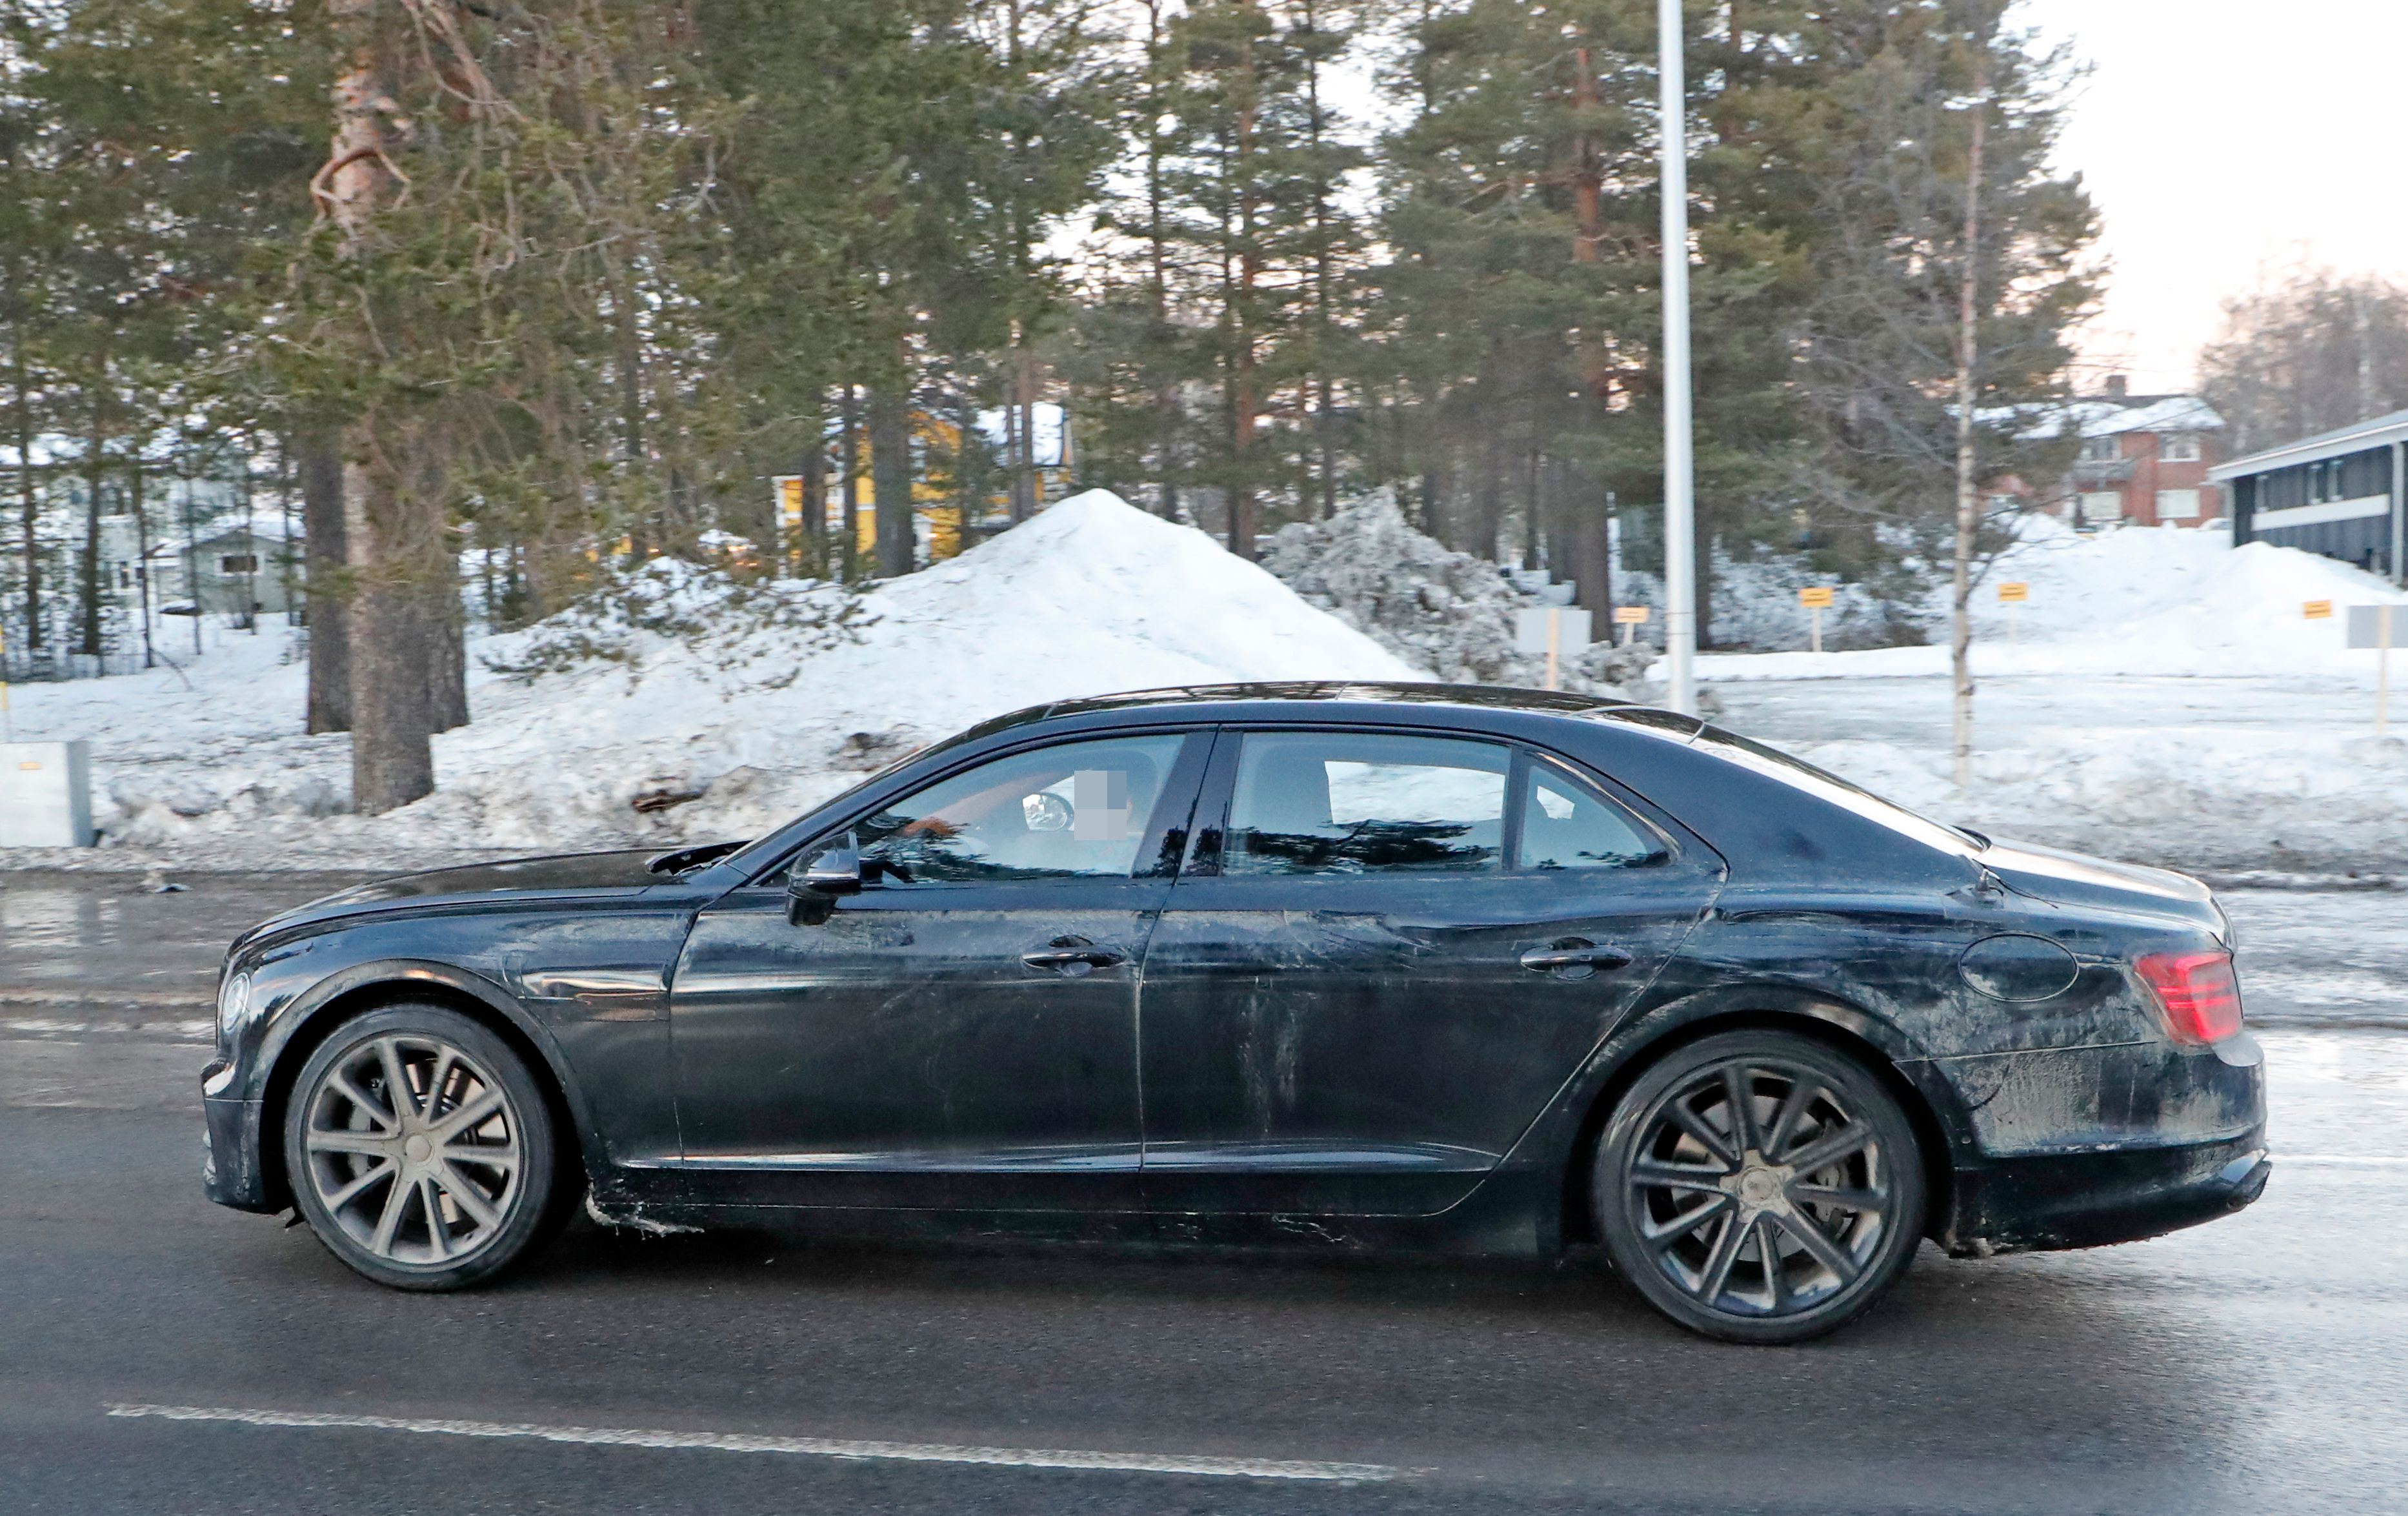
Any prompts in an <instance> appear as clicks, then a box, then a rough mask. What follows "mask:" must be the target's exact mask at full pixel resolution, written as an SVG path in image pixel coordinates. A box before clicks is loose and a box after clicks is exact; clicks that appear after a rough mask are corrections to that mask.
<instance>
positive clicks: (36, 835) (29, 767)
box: [0, 742, 93, 847]
mask: <svg viewBox="0 0 2408 1516" xmlns="http://www.w3.org/2000/svg"><path fill="white" fill-rule="evenodd" d="M92 844H93V834H92V748H91V744H87V743H83V742H72V743H0V847H90V846H91V845H92Z"/></svg>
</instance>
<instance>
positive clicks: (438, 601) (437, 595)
mask: <svg viewBox="0 0 2408 1516" xmlns="http://www.w3.org/2000/svg"><path fill="white" fill-rule="evenodd" d="M419 603H420V614H423V616H424V617H425V619H426V627H425V632H424V635H425V639H426V650H427V654H428V657H427V662H426V719H427V721H428V723H429V724H430V726H429V729H430V730H434V731H457V730H458V729H461V728H462V727H465V726H466V725H467V724H468V628H467V627H466V625H465V624H464V623H465V618H464V616H463V615H462V614H461V606H460V594H459V591H458V589H457V588H456V587H454V586H452V585H451V584H450V582H449V581H448V580H447V581H444V582H441V583H438V584H436V585H429V586H427V592H426V594H425V595H423V597H420V599H419Z"/></svg>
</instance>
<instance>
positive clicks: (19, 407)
mask: <svg viewBox="0 0 2408 1516" xmlns="http://www.w3.org/2000/svg"><path fill="white" fill-rule="evenodd" d="M10 267H11V269H12V273H11V277H10V288H9V291H8V296H9V302H10V304H11V306H12V307H14V308H15V309H14V310H13V311H12V319H11V321H10V323H9V328H8V346H9V358H8V367H9V370H10V377H11V379H12V380H13V381H14V389H15V395H14V397H13V400H14V406H15V410H16V412H17V509H18V519H19V522H20V524H21V525H22V527H24V532H25V651H27V652H28V653H36V652H39V651H41V648H42V542H41V526H42V501H41V491H40V489H39V488H37V487H36V484H35V483H34V393H33V391H34V387H33V379H32V375H31V374H30V373H29V371H28V368H29V366H28V365H27V363H26V362H25V312H24V308H23V307H22V305H20V304H18V301H19V300H20V299H22V296H21V294H20V292H19V290H18V288H17V275H16V273H15V269H16V267H17V266H15V265H14V264H12V265H11V266H10Z"/></svg>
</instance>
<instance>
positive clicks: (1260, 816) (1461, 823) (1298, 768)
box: [1221, 732, 1512, 874]
mask: <svg viewBox="0 0 2408 1516" xmlns="http://www.w3.org/2000/svg"><path fill="white" fill-rule="evenodd" d="M1511 769H1512V752H1511V750H1510V749H1508V748H1506V747H1504V746H1503V745H1501V744H1496V743H1482V742H1467V741H1463V740H1459V739H1456V738H1449V737H1412V736H1401V735H1398V736H1389V735H1383V734H1379V733H1369V734H1364V733H1352V732H1251V733H1248V734H1247V735H1246V737H1245V738H1244V739H1243V746H1242V747H1241V748H1240V750H1239V757H1238V778H1237V787H1236V791H1235V793H1234V794H1233V795H1232V797H1231V800H1230V805H1229V825H1228V833H1227V838H1226V842H1225V843H1224V845H1223V852H1222V860H1221V871H1222V873H1224V874H1480V873H1488V872H1493V871H1496V870H1498V869H1500V868H1501V867H1502V866H1503V862H1504V846H1505V799H1506V796H1505V783H1506V776H1507V774H1508V772H1510V771H1511Z"/></svg>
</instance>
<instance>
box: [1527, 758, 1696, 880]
mask: <svg viewBox="0 0 2408 1516" xmlns="http://www.w3.org/2000/svg"><path fill="white" fill-rule="evenodd" d="M1517 851H1518V856H1517V858H1516V859H1515V860H1514V863H1515V866H1516V867H1517V868H1524V869H1541V870H1553V869H1628V868H1635V867H1638V866H1639V865H1641V864H1645V863H1654V862H1656V861H1657V860H1659V859H1662V858H1663V857H1664V856H1665V854H1664V845H1663V844H1662V843H1660V842H1658V841H1657V840H1656V838H1655V837H1654V836H1653V835H1652V834H1650V833H1649V832H1647V831H1646V830H1642V829H1641V827H1640V826H1639V825H1638V824H1637V823H1635V822H1634V821H1632V820H1631V819H1630V818H1629V816H1627V815H1626V814H1625V813H1624V812H1623V810H1622V808H1621V807H1620V806H1617V805H1615V804H1613V802H1612V801H1608V800H1606V799H1605V798H1604V797H1603V796H1601V795H1599V794H1598V793H1597V791H1595V790H1593V789H1591V788H1589V787H1588V786H1586V785H1584V784H1581V783H1580V782H1579V781H1577V780H1575V779H1572V778H1571V777H1570V776H1569V775H1567V774H1564V773H1562V772H1558V771H1556V770H1555V769H1552V768H1549V767H1548V766H1547V765H1545V764H1543V763H1532V764H1531V765H1530V768H1529V773H1528V777H1527V778H1526V779H1525V780H1524V781H1523V795H1522V840H1521V845H1520V847H1519V848H1518V850H1517Z"/></svg>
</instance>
